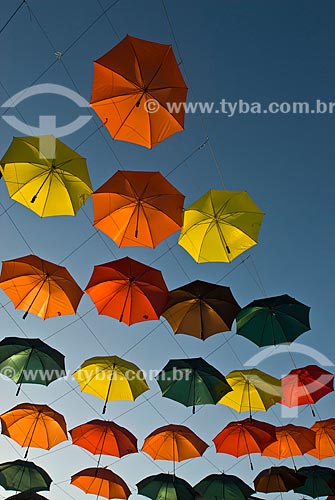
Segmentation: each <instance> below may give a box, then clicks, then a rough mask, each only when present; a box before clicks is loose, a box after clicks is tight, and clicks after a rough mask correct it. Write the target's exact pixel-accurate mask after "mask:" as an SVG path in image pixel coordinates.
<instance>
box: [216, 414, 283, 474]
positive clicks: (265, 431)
mask: <svg viewBox="0 0 335 500" xmlns="http://www.w3.org/2000/svg"><path fill="white" fill-rule="evenodd" d="M276 440H277V438H276V430H275V427H274V426H273V425H271V424H267V423H266V422H260V421H258V420H254V419H253V420H250V419H249V418H246V419H244V420H240V421H239V422H230V423H229V424H228V425H227V426H226V427H225V428H224V429H223V430H222V431H221V432H220V433H219V434H218V435H217V436H215V438H214V439H213V443H214V444H215V448H216V451H217V453H227V454H228V455H233V456H234V457H241V456H242V455H248V456H249V461H250V466H251V469H253V465H252V462H251V458H250V454H251V453H261V452H262V451H263V450H264V448H266V447H267V446H268V445H269V444H271V443H273V442H275V441H276Z"/></svg>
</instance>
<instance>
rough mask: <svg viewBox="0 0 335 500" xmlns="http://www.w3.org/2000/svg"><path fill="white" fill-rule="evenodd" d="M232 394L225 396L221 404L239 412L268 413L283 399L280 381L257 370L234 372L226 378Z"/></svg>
mask: <svg viewBox="0 0 335 500" xmlns="http://www.w3.org/2000/svg"><path fill="white" fill-rule="evenodd" d="M226 379H227V382H228V384H229V385H230V386H231V388H232V392H230V393H229V394H227V395H225V396H223V398H222V399H220V401H219V403H220V404H223V405H226V406H230V407H231V408H233V409H234V410H236V411H238V412H244V411H248V412H249V415H250V418H251V412H252V411H267V410H268V408H270V406H272V405H274V404H275V403H278V401H280V400H281V398H282V389H281V383H280V380H278V379H277V378H275V377H272V376H271V375H268V374H267V373H264V372H262V371H260V370H257V369H256V368H252V369H251V370H234V371H232V372H230V373H228V375H227V376H226Z"/></svg>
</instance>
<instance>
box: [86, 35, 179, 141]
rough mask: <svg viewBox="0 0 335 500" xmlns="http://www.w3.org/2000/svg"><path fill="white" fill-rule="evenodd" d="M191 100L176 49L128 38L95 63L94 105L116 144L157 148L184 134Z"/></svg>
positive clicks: (92, 104) (92, 98)
mask: <svg viewBox="0 0 335 500" xmlns="http://www.w3.org/2000/svg"><path fill="white" fill-rule="evenodd" d="M186 95H187V87H186V85H185V82H184V79H183V77H182V75H181V72H180V69H179V66H178V64H177V61H176V58H175V56H174V54H173V51H172V47H171V45H164V44H161V43H155V42H150V41H147V40H141V39H140V38H134V37H132V36H128V35H127V36H126V37H125V38H124V39H123V40H121V42H120V43H118V44H117V45H116V46H115V47H114V48H112V49H111V50H110V51H109V52H107V54H105V55H103V56H102V57H100V59H98V60H97V61H95V62H94V79H93V86H92V97H91V101H90V103H91V106H92V108H93V109H94V111H95V112H96V113H97V114H98V115H99V117H100V118H101V120H102V121H103V122H105V124H106V127H107V129H108V131H109V132H110V134H111V136H112V137H113V138H114V139H119V140H121V141H127V142H133V143H135V144H140V145H142V146H146V147H147V148H152V147H153V146H155V145H156V144H158V143H159V142H161V141H163V140H164V139H166V138H167V137H169V136H170V135H172V134H174V133H176V132H179V131H181V130H183V128H184V115H185V108H184V105H183V104H184V103H185V101H186ZM170 103H173V104H174V109H169V104H170Z"/></svg>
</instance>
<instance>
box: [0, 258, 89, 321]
mask: <svg viewBox="0 0 335 500" xmlns="http://www.w3.org/2000/svg"><path fill="white" fill-rule="evenodd" d="M0 288H2V289H3V291H4V292H5V293H6V294H7V295H8V297H9V298H10V300H11V301H12V302H13V304H14V306H15V308H16V309H21V310H23V311H26V312H25V314H24V315H23V319H25V318H26V317H27V315H28V313H32V314H36V316H40V317H41V318H43V319H47V318H51V317H53V316H64V315H66V314H75V312H76V310H77V307H78V304H79V302H80V299H81V297H82V295H83V291H82V290H81V288H80V287H79V286H78V285H77V283H76V282H75V281H74V279H73V278H72V276H71V275H70V273H69V272H68V270H67V269H66V268H65V267H63V266H58V265H57V264H53V263H52V262H49V261H47V260H44V259H41V258H40V257H37V256H36V255H26V256H24V257H20V258H18V259H14V260H7V261H4V262H3V263H2V269H1V276H0Z"/></svg>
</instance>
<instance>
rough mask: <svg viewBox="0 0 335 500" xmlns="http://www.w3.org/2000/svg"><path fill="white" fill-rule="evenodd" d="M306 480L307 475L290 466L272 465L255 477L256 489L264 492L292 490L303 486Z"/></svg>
mask: <svg viewBox="0 0 335 500" xmlns="http://www.w3.org/2000/svg"><path fill="white" fill-rule="evenodd" d="M305 481H306V476H305V475H304V474H300V473H299V472H296V471H294V470H293V469H289V468H288V467H285V466H283V465H282V466H281V467H270V469H265V470H262V471H261V472H260V473H259V474H258V475H257V477H255V479H254V486H255V490H256V491H262V492H263V493H273V492H281V491H290V490H293V488H298V487H299V486H302V485H303V484H304V482H305Z"/></svg>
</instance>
